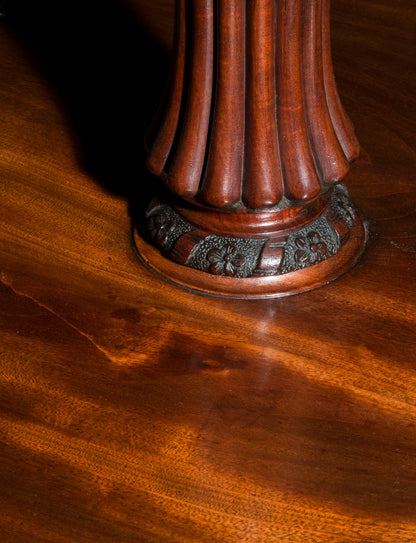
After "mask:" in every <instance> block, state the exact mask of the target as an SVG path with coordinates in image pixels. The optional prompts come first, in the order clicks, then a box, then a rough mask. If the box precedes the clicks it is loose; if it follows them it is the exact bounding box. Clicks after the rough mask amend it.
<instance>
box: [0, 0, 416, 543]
mask: <svg viewBox="0 0 416 543" xmlns="http://www.w3.org/2000/svg"><path fill="white" fill-rule="evenodd" d="M85 4H86V5H85V6H83V7H82V9H79V10H78V9H76V6H75V5H74V3H73V2H71V3H70V2H65V1H62V2H52V1H50V2H47V1H45V2H40V3H39V2H32V3H29V2H25V1H24V0H16V3H15V4H14V7H13V10H14V11H12V5H11V3H8V4H6V16H5V17H2V19H0V51H1V55H0V73H1V78H0V98H1V102H0V104H1V107H0V115H1V122H0V206H1V213H0V273H1V275H0V278H1V283H0V387H1V389H0V390H1V391H0V409H1V417H0V436H1V439H0V534H1V537H0V540H1V541H2V542H7V543H8V542H10V543H27V542H29V541H34V542H36V543H39V542H51V543H61V542H62V543H69V542H76V543H87V542H88V543H89V542H91V543H104V542H106V543H121V542H127V543H133V542H141V541H144V542H162V541H163V542H165V541H166V542H198V543H199V542H210V543H212V542H242V541H245V542H267V543H268V542H274V541H276V542H277V541H278V542H301V543H304V542H306V543H313V542H325V543H328V542H342V543H346V542H356V541H360V542H366V543H368V542H377V543H379V542H392V543H400V542H410V541H416V355H415V326H416V311H415V304H416V237H415V236H416V179H415V166H416V160H415V144H416V141H415V134H416V119H415V107H414V106H415V96H416V92H415V91H416V89H415V70H414V68H415V65H414V57H415V54H414V53H415V51H414V30H415V10H414V9H411V7H412V2H411V0H396V1H395V2H391V0H378V1H377V2H375V1H369V0H333V49H334V65H335V72H336V75H337V79H338V84H339V89H340V94H341V97H342V99H343V103H344V105H345V108H346V110H347V111H348V112H349V114H350V116H351V118H352V120H353V122H354V124H355V127H356V132H357V135H358V137H359V140H360V143H361V146H362V152H361V157H360V159H359V160H358V161H357V162H356V163H355V164H354V165H353V167H352V169H351V172H350V174H349V175H348V177H347V179H346V185H347V187H348V188H349V191H350V194H351V197H352V199H353V201H354V202H355V203H356V204H357V205H358V207H359V208H360V210H361V212H362V213H363V215H364V217H365V218H366V220H367V221H368V224H369V230H370V237H369V241H368V247H367V250H366V252H365V254H364V256H363V257H362V258H361V260H360V262H359V263H358V265H357V266H356V267H355V268H354V269H353V270H352V271H351V272H350V273H348V274H347V275H345V276H344V277H342V278H341V279H339V280H338V281H336V282H335V283H333V284H331V285H328V286H326V287H323V288H321V289H318V290H316V291H313V292H310V293H307V294H302V295H298V296H295V297H289V298H284V299H278V300H268V301H239V300H230V299H221V298H214V297H203V296H200V295H197V294H193V293H189V292H186V291H184V290H181V289H179V288H178V287H175V286H173V285H170V284H168V283H165V282H163V281H162V280H161V279H159V278H158V277H156V276H154V275H152V273H151V272H150V271H149V270H147V269H145V268H144V267H143V266H142V265H141V264H140V262H139V261H138V260H137V258H136V256H135V254H134V252H133V249H132V245H131V241H130V229H131V225H130V217H129V212H130V210H131V209H133V208H136V207H137V206H138V205H141V204H142V203H143V201H144V200H145V195H146V194H147V193H148V192H149V189H150V188H151V185H152V179H151V177H150V176H149V175H148V174H146V172H145V170H144V161H145V154H144V151H143V148H142V139H143V135H144V132H145V129H146V126H147V125H148V123H149V121H150V118H151V116H152V113H153V112H154V110H155V108H156V105H157V103H158V100H159V97H160V94H161V92H162V90H163V81H164V79H165V76H166V73H167V63H168V50H169V47H170V36H171V26H172V25H171V23H172V10H173V9H172V8H173V6H172V1H171V0H158V1H157V2H156V1H155V0H152V1H150V0H130V1H129V2H127V1H125V2H124V3H123V2H120V1H118V2H116V1H113V2H108V3H104V4H105V5H104V4H103V3H100V2H98V1H91V2H88V3H85ZM7 6H8V7H9V10H10V11H9V12H7ZM141 91H143V96H142V97H140V92H141Z"/></svg>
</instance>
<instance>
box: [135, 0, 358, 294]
mask: <svg viewBox="0 0 416 543" xmlns="http://www.w3.org/2000/svg"><path fill="white" fill-rule="evenodd" d="M329 31H330V2H329V0H325V1H324V0H319V1H315V0H287V1H286V0H282V1H280V0H279V1H278V2H276V1H271V0H260V1H259V2H246V1H243V0H242V1H240V2H229V1H228V0H218V1H215V2H213V1H211V0H210V1H206V0H201V1H200V2H199V1H198V2H194V1H187V0H178V1H177V2H176V32H175V40H174V41H175V48H174V56H173V62H172V70H171V79H170V82H169V85H168V91H167V93H166V99H165V103H164V104H163V105H162V107H161V108H160V109H159V113H158V116H157V118H156V121H155V122H154V123H153V125H152V128H151V130H150V131H149V135H148V137H147V138H146V143H147V147H148V149H149V157H148V161H147V163H148V167H149V169H150V171H151V172H152V173H153V174H156V175H157V176H159V177H160V178H161V179H162V180H163V182H164V184H165V186H166V187H167V189H168V191H166V193H165V196H164V197H163V198H157V200H154V201H152V203H151V204H150V206H149V208H148V209H147V212H146V221H147V228H146V229H144V230H143V229H141V228H140V227H138V228H137V229H136V235H135V238H134V240H135V247H136V250H137V253H138V255H139V257H140V258H141V259H142V260H143V261H144V262H146V264H147V265H148V266H149V267H150V268H151V269H153V270H155V271H156V272H157V273H159V274H161V275H162V276H165V277H166V278H168V279H169V280H171V281H174V282H179V283H180V284H182V285H186V286H187V287H189V288H192V289H196V290H198V291H202V292H205V293H218V294H221V295H229V296H236V295H237V296H240V297H242V298H253V297H260V298H262V297H270V296H281V295H287V294H288V293H296V292H302V291H304V290H308V289H311V288H316V287H317V286H320V285H322V284H326V283H328V282H329V281H332V280H334V279H335V278H337V277H338V276H339V275H340V274H342V273H344V272H345V271H347V270H348V269H349V268H351V267H352V266H353V265H354V264H355V262H356V261H357V259H358V257H359V255H360V254H361V252H362V249H363V246H364V244H365V229H364V227H363V225H362V224H361V220H360V218H359V216H358V214H357V213H356V211H355V210H354V208H353V206H352V205H351V202H350V201H349V199H348V194H347V193H346V192H345V191H343V190H342V189H341V191H340V190H338V189H334V185H335V184H336V183H339V182H340V181H341V180H342V179H343V178H344V177H345V175H346V173H347V172H348V169H349V163H350V162H352V161H353V160H355V159H356V158H357V156H358V154H359V144H358V141H357V139H356V137H355V135H354V129H353V126H352V124H351V122H350V121H349V119H348V117H347V115H346V113H345V111H344V109H343V107H342V105H341V101H340V98H339V95H338V91H337V87H336V84H335V79H334V74H333V68H332V60H331V46H330V37H329V34H330V32H329ZM158 126H159V127H158ZM318 210H321V213H319V212H318ZM190 217H192V218H191V219H190ZM137 219H138V221H139V224H141V223H142V222H143V217H142V216H140V215H139V216H138V217H137ZM213 224H215V227H214V229H212V228H211V227H212V225H213ZM253 225H254V226H255V230H256V231H255V238H253V237H252V236H253ZM149 242H150V245H149ZM153 247H156V248H157V249H158V251H159V252H160V253H161V254H162V255H163V258H162V259H160V258H159V254H158V253H155V252H154V250H153ZM328 259H330V261H331V262H330V263H325V265H323V264H322V262H324V261H325V260H328ZM172 262H174V263H175V264H174V265H172ZM321 264H322V265H321ZM327 264H329V268H328V266H327ZM310 268H313V269H310ZM193 270H196V272H198V273H195V271H193ZM288 273H291V274H292V275H290V276H287V275H286V274H288ZM178 278H179V281H178ZM242 278H244V279H245V278H250V281H249V282H248V283H247V282H246V281H241V279H242ZM287 283H289V284H290V288H287V287H286V284H287ZM225 285H227V287H225Z"/></svg>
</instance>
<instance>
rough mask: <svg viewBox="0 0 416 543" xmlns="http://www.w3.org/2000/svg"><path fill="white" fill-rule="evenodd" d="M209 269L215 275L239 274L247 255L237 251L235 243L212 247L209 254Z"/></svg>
mask: <svg viewBox="0 0 416 543" xmlns="http://www.w3.org/2000/svg"><path fill="white" fill-rule="evenodd" d="M207 259H208V262H209V263H210V267H209V271H210V273H213V274H214V275H228V276H234V275H237V273H238V270H239V268H241V266H243V265H244V264H245V262H246V257H245V256H244V255H242V254H240V253H238V252H237V249H236V247H235V245H230V244H229V245H225V246H224V247H222V248H221V249H211V250H210V251H209V252H208V254H207Z"/></svg>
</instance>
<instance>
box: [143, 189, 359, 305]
mask: <svg viewBox="0 0 416 543" xmlns="http://www.w3.org/2000/svg"><path fill="white" fill-rule="evenodd" d="M147 229H148V232H149V233H150V236H151V242H152V244H153V245H152V244H150V243H148V242H147V241H145V240H144V239H143V237H142V236H140V235H139V233H138V232H137V231H136V229H134V234H133V241H134V245H135V248H136V251H137V254H138V256H139V258H140V259H141V260H142V262H143V263H144V264H146V265H147V266H148V267H149V268H150V269H151V270H153V271H154V272H156V273H157V274H159V275H161V276H162V277H163V278H165V279H167V280H169V281H170V282H173V283H175V284H177V285H179V286H181V287H184V288H187V289H191V290H194V291H198V292H201V293H204V294H209V295H215V296H226V297H232V298H252V299H256V298H273V297H280V296H288V295H291V294H296V293H299V292H304V291H307V290H311V289H314V288H317V287H319V286H321V285H324V284H326V283H329V282H331V281H333V280H334V279H336V278H337V277H339V276H340V275H342V274H343V273H345V272H346V271H348V270H349V269H350V268H351V267H352V266H353V265H354V264H355V263H356V261H357V259H358V258H359V256H360V254H361V253H362V251H363V248H364V245H365V238H366V232H365V228H364V225H363V223H362V221H361V219H360V217H359V215H358V213H357V212H356V211H355V210H354V208H353V206H352V205H351V203H350V201H349V199H348V196H347V192H346V189H345V188H344V187H342V186H337V187H335V189H334V191H333V195H332V199H331V201H330V204H329V205H328V207H327V208H326V209H325V211H324V212H323V213H322V214H321V215H319V216H318V217H317V218H315V219H314V220H313V221H311V222H310V223H307V224H304V225H303V226H302V227H300V228H296V229H292V230H290V231H289V232H281V233H280V234H277V235H276V234H273V236H271V237H261V238H260V237H257V238H250V237H238V238H237V237H230V236H226V237H225V236H219V235H217V234H213V233H212V232H211V233H210V232H206V231H203V230H200V229H198V228H197V227H194V226H192V225H191V224H190V223H188V222H186V221H185V220H184V219H183V217H181V216H180V215H179V214H178V213H177V212H176V211H175V210H174V209H173V208H172V207H171V206H170V205H169V204H166V203H163V202H160V201H153V202H152V203H151V204H150V206H149V209H148V212H147Z"/></svg>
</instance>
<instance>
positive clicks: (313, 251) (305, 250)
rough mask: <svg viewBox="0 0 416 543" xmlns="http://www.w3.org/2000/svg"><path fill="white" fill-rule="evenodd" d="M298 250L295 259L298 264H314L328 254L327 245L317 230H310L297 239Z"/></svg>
mask: <svg viewBox="0 0 416 543" xmlns="http://www.w3.org/2000/svg"><path fill="white" fill-rule="evenodd" d="M295 243H296V246H297V247H298V250H297V251H296V252H295V260H296V262H297V263H298V264H309V265H311V264H314V263H315V262H319V261H320V260H322V259H323V258H324V257H325V256H326V254H327V251H328V249H327V246H326V244H325V243H324V242H323V241H322V240H321V238H320V236H319V234H318V233H317V232H309V233H308V235H307V236H302V237H299V238H297V239H296V241H295Z"/></svg>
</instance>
